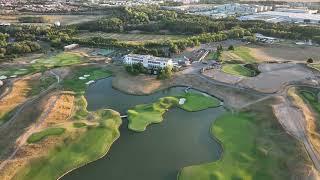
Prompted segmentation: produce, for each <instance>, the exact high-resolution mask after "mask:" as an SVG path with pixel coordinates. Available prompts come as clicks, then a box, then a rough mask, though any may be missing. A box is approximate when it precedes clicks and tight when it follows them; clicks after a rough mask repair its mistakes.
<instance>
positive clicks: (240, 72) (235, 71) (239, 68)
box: [222, 64, 254, 77]
mask: <svg viewBox="0 0 320 180" xmlns="http://www.w3.org/2000/svg"><path fill="white" fill-rule="evenodd" d="M222 71H223V72H225V73H228V74H232V75H236V76H244V77H252V76H253V74H254V72H253V71H251V70H250V69H248V68H246V67H244V66H243V65H241V64H225V65H223V66H222Z"/></svg>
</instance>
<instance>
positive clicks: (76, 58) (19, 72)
mask: <svg viewBox="0 0 320 180" xmlns="http://www.w3.org/2000/svg"><path fill="white" fill-rule="evenodd" d="M81 62H83V57H82V56H80V55H79V54H75V53H70V52H64V53H60V54H57V55H55V56H51V57H48V58H40V59H36V60H35V61H34V63H32V64H30V65H28V66H26V67H23V68H17V67H9V68H6V69H1V70H0V76H2V75H4V76H7V77H10V76H11V77H15V76H23V75H27V74H32V73H36V72H40V71H44V70H47V69H52V68H56V67H63V66H70V65H74V64H79V63H81Z"/></svg>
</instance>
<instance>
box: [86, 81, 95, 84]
mask: <svg viewBox="0 0 320 180" xmlns="http://www.w3.org/2000/svg"><path fill="white" fill-rule="evenodd" d="M92 83H94V80H91V81H88V82H86V85H89V84H92Z"/></svg>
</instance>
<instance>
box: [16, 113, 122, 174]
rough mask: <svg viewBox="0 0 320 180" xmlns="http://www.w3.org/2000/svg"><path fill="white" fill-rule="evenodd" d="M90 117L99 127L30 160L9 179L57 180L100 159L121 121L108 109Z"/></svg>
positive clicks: (66, 140)
mask: <svg viewBox="0 0 320 180" xmlns="http://www.w3.org/2000/svg"><path fill="white" fill-rule="evenodd" d="M93 115H94V116H96V117H98V118H99V126H90V128H89V127H88V128H87V129H86V130H85V132H84V133H81V134H80V135H79V134H76V136H75V137H74V138H72V139H71V138H70V137H69V138H66V139H65V140H64V141H63V143H62V144H61V145H59V146H58V147H56V148H54V149H52V150H50V151H49V152H48V155H47V156H45V157H42V158H39V159H36V160H33V161H31V162H30V163H29V165H28V166H25V167H24V168H23V169H21V170H20V171H19V172H18V174H16V176H15V177H14V178H13V179H17V180H18V179H24V180H35V179H41V180H52V179H57V178H58V177H60V176H61V175H63V174H64V173H65V172H67V171H69V170H70V169H73V168H75V167H79V166H82V165H84V164H86V163H88V162H91V161H94V160H96V159H98V158H100V157H102V156H103V155H104V154H105V153H106V152H107V151H108V150H109V149H110V146H111V145H112V143H113V142H114V141H115V140H116V139H117V138H118V137H119V136H120V133H119V130H118V129H119V126H120V125H121V122H122V121H121V118H120V115H119V113H117V112H115V111H112V110H102V111H98V112H96V113H94V114H93ZM44 165H45V166H44Z"/></svg>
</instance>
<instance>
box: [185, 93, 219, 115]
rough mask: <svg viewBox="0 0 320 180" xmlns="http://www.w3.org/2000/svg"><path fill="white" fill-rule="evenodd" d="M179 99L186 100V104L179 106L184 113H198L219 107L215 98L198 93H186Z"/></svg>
mask: <svg viewBox="0 0 320 180" xmlns="http://www.w3.org/2000/svg"><path fill="white" fill-rule="evenodd" d="M181 98H185V99H186V102H185V103H184V104H183V105H181V106H180V107H181V108H182V109H184V110H186V111H200V110H204V109H208V108H213V107H217V106H219V105H220V101H219V100H218V99H217V98H214V97H212V96H209V95H204V94H200V93H190V92H188V93H186V94H185V95H183V96H181Z"/></svg>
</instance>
